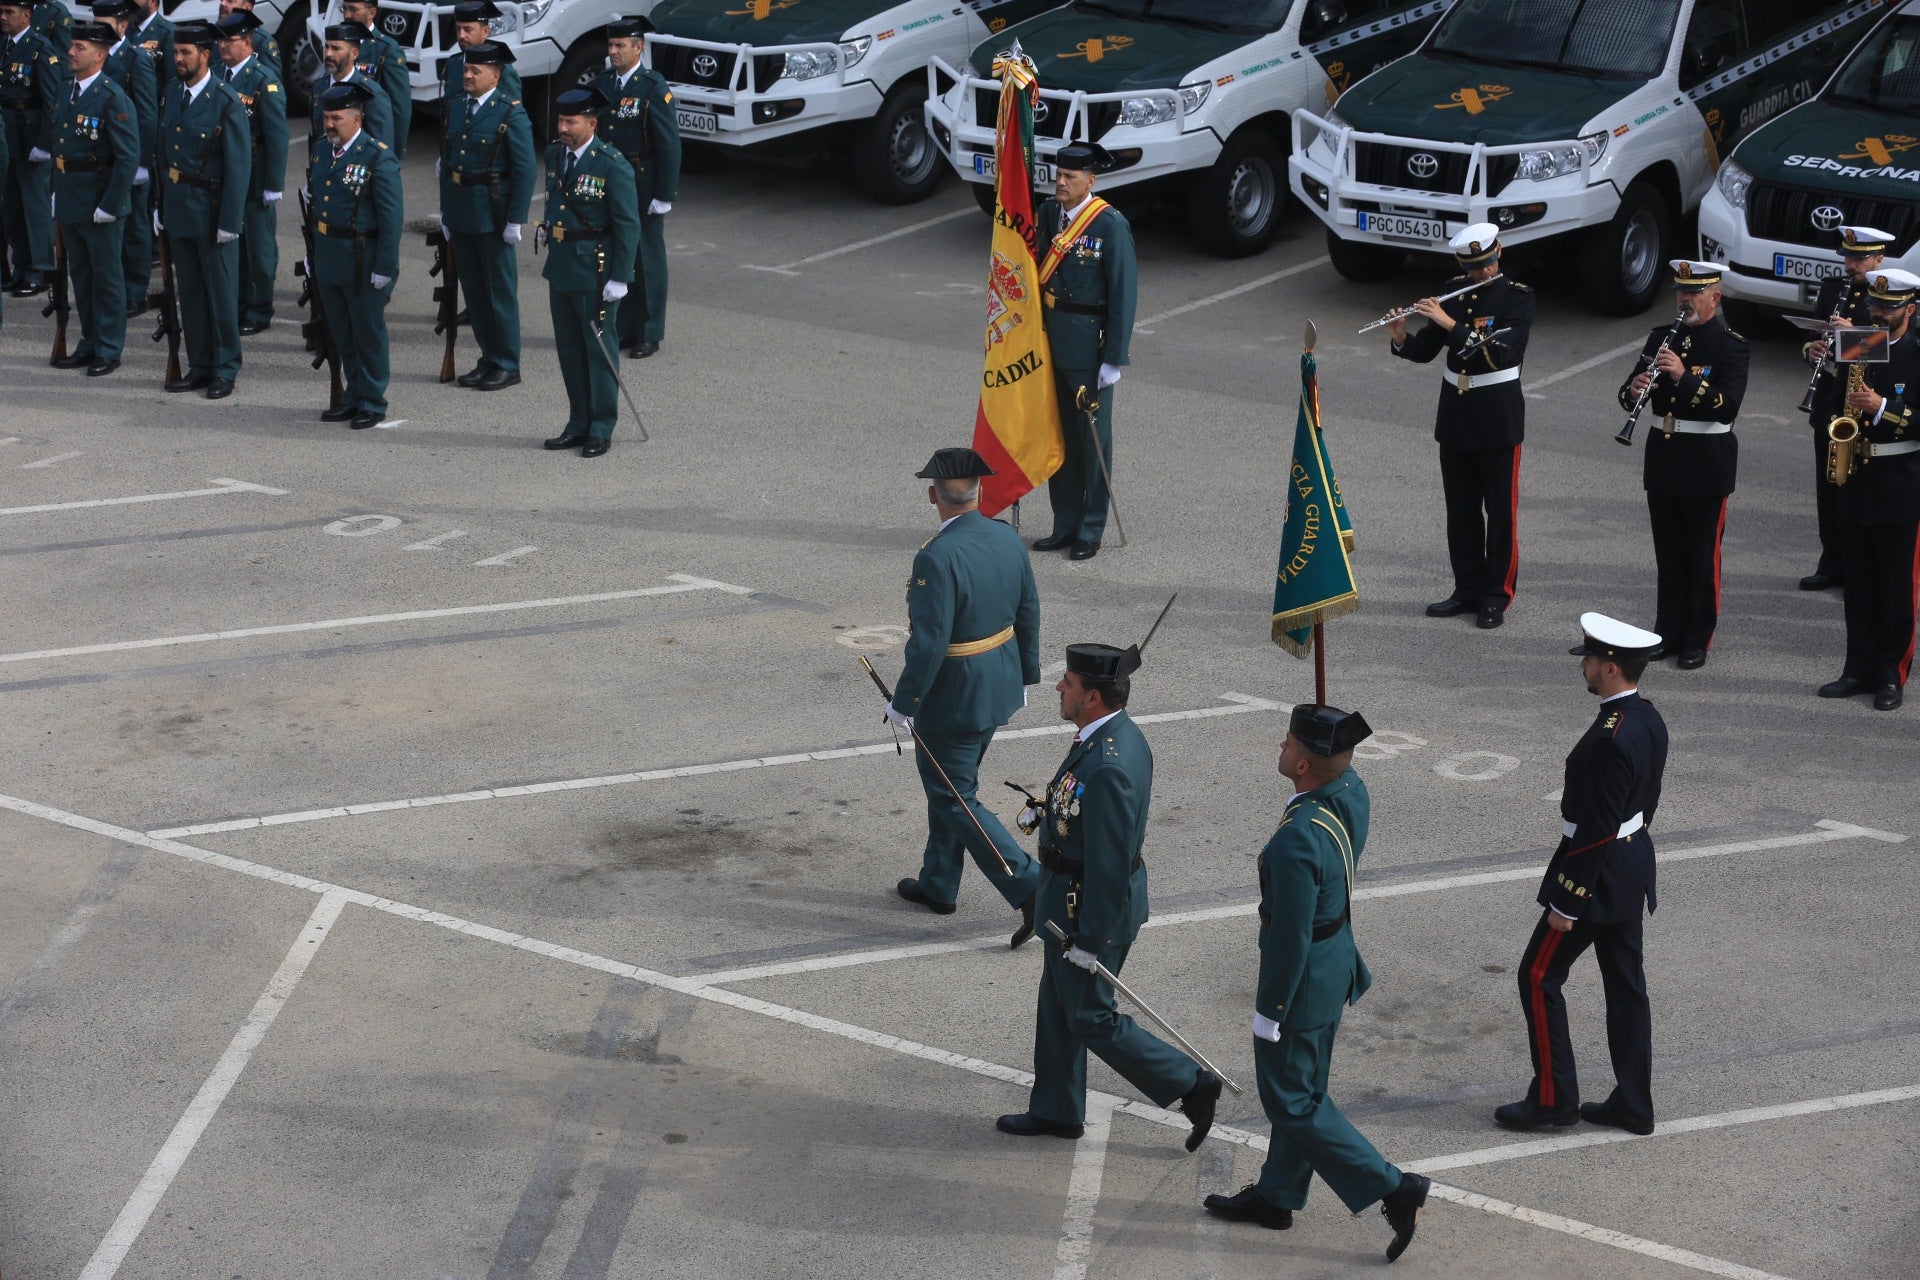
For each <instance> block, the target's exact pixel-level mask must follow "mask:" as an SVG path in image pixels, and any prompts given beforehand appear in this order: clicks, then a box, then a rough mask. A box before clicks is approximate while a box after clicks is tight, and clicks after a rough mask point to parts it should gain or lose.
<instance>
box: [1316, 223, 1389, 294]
mask: <svg viewBox="0 0 1920 1280" xmlns="http://www.w3.org/2000/svg"><path fill="white" fill-rule="evenodd" d="M1327 256H1328V257H1329V258H1332V259H1333V269H1334V270H1335V271H1338V272H1339V273H1340V274H1341V275H1343V276H1345V277H1346V278H1347V279H1349V280H1361V281H1366V282H1369V283H1371V282H1373V281H1375V280H1387V279H1391V278H1392V276H1393V275H1394V273H1396V272H1397V271H1399V270H1400V268H1401V267H1403V266H1405V265H1406V263H1407V255H1406V252H1405V251H1404V250H1401V249H1384V248H1382V247H1380V246H1379V245H1377V244H1360V243H1358V242H1356V241H1353V240H1342V239H1341V238H1340V237H1339V236H1337V235H1335V234H1334V233H1333V232H1332V230H1329V231H1328V232H1327Z"/></svg>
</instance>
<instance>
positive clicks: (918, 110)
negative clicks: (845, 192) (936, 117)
mask: <svg viewBox="0 0 1920 1280" xmlns="http://www.w3.org/2000/svg"><path fill="white" fill-rule="evenodd" d="M853 176H854V180H855V181H856V182H858V183H859V184H860V189H861V190H862V191H865V192H866V193H867V194H868V195H869V196H871V197H873V198H874V199H875V200H878V201H880V203H882V204H913V203H915V202H916V201H920V200H925V199H926V198H927V197H928V196H930V195H932V194H933V189H934V188H935V187H936V186H938V185H939V184H940V148H939V147H938V146H936V145H935V144H934V141H933V135H932V134H931V133H929V132H928V131H927V86H926V84H925V82H924V81H916V80H913V79H912V78H909V79H907V80H906V81H904V82H903V83H901V84H899V85H896V86H895V87H894V89H893V92H891V93H889V94H888V95H887V100H886V102H884V103H883V104H882V105H881V107H880V114H879V115H876V116H875V117H874V118H873V119H871V120H869V121H866V122H865V123H864V124H862V125H861V126H860V127H859V128H858V129H857V130H855V132H854V139H853Z"/></svg>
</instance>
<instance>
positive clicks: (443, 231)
mask: <svg viewBox="0 0 1920 1280" xmlns="http://www.w3.org/2000/svg"><path fill="white" fill-rule="evenodd" d="M440 238H441V239H442V240H451V239H453V232H451V231H449V230H447V223H446V220H445V219H444V218H443V219H441V222H440Z"/></svg>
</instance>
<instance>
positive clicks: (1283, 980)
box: [1254, 769, 1373, 1031]
mask: <svg viewBox="0 0 1920 1280" xmlns="http://www.w3.org/2000/svg"><path fill="white" fill-rule="evenodd" d="M1370 807H1371V806H1370V805H1369V803H1368V800H1367V784H1366V783H1364V782H1362V781H1360V775H1359V774H1357V773H1355V772H1354V771H1353V770H1352V769H1348V770H1347V771H1346V772H1345V773H1343V774H1341V775H1340V776H1339V777H1338V778H1335V779H1334V780H1333V781H1332V782H1329V783H1327V784H1326V785H1325V786H1323V787H1318V788H1315V789H1314V790H1312V791H1309V792H1307V793H1306V794H1305V795H1303V796H1297V797H1295V798H1294V799H1293V801H1292V802H1291V803H1289V804H1288V805H1287V814H1286V816H1285V817H1284V818H1282V819H1281V820H1280V829H1279V830H1277V831H1275V832H1274V833H1273V838H1272V839H1271V840H1269V841H1267V847H1266V848H1265V849H1264V850H1262V851H1261V854H1260V986H1259V989H1258V990H1257V992H1256V993H1255V1001H1256V1003H1255V1006H1254V1007H1255V1008H1256V1009H1257V1010H1258V1011H1259V1012H1260V1013H1262V1014H1265V1015H1266V1016H1267V1017H1269V1018H1271V1019H1273V1020H1274V1021H1275V1022H1277V1023H1279V1024H1280V1025H1281V1026H1282V1027H1284V1028H1285V1029H1286V1030H1288V1031H1309V1030H1312V1029H1313V1028H1315V1027H1324V1026H1328V1025H1330V1024H1332V1023H1334V1022H1337V1021H1339V1018H1340V1011H1341V1010H1342V1009H1343V1008H1345V1007H1346V1006H1347V1005H1350V1004H1352V1003H1353V1002H1354V1001H1356V1000H1358V999H1359V998H1360V997H1361V996H1363V995H1365V994H1366V991H1367V988H1368V987H1370V986H1372V985H1373V975H1372V974H1370V973H1368V972H1367V966H1366V963H1365V962H1364V961H1362V960H1361V959H1360V949H1359V948H1358V947H1357V946H1356V945H1355V944H1354V941H1353V927H1352V925H1351V924H1347V925H1346V926H1345V927H1343V928H1341V929H1340V931H1339V932H1337V933H1335V934H1334V935H1333V936H1332V937H1330V938H1326V939H1324V940H1322V941H1320V942H1315V941H1314V940H1313V931H1314V929H1315V928H1316V927H1318V926H1323V925H1324V926H1331V925H1332V924H1333V923H1334V922H1336V921H1339V920H1341V919H1343V918H1344V917H1346V916H1347V914H1348V911H1349V903H1350V901H1351V898H1352V893H1353V877H1354V874H1355V871H1356V864H1357V863H1358V862H1359V860H1360V851H1361V849H1362V848H1364V847H1365V846H1366V843H1367V816H1368V813H1369V810H1370Z"/></svg>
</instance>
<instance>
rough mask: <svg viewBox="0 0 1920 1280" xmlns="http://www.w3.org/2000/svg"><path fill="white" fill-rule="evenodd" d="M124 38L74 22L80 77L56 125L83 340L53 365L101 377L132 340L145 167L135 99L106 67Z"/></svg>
mask: <svg viewBox="0 0 1920 1280" xmlns="http://www.w3.org/2000/svg"><path fill="white" fill-rule="evenodd" d="M119 39H120V36H119V33H118V32H116V31H115V30H114V29H113V28H112V27H111V26H109V25H107V24H106V23H104V22H83V23H80V24H79V25H78V26H76V27H74V28H73V44H72V48H71V61H72V66H73V71H74V75H75V77H76V79H75V80H74V82H73V90H72V92H71V93H69V94H68V95H67V101H66V103H65V104H64V109H63V110H62V111H61V112H60V114H59V115H58V117H57V119H56V122H55V124H54V130H53V167H54V174H53V216H54V219H55V221H57V222H58V223H59V224H60V237H61V243H62V244H64V245H65V246H66V251H67V270H68V271H69V272H70V273H71V274H72V276H73V300H74V308H75V310H77V311H78V312H79V313H80V341H79V342H78V343H76V344H75V345H74V347H73V350H72V351H71V352H69V353H68V355H67V357H66V358H65V359H63V360H55V361H54V362H53V367H54V368H56V369H85V370H86V371H87V373H88V375H89V376H91V377H95V378H98V377H102V376H104V375H106V374H109V373H112V372H113V371H114V370H115V369H118V368H119V367H120V352H121V351H122V350H123V349H124V348H125V346H126V343H127V295H126V280H125V279H124V278H123V277H122V275H121V272H120V228H121V224H122V223H123V222H124V221H125V220H126V217H127V213H128V211H129V210H130V209H131V208H132V198H133V171H134V170H135V169H137V168H139V167H140V128H139V126H138V125H137V124H136V123H135V122H134V119H133V103H131V102H129V101H128V100H127V95H126V92H125V91H124V90H123V89H121V88H120V86H119V85H117V84H115V83H114V82H113V80H112V78H111V77H109V76H108V75H106V74H105V72H104V70H103V68H104V67H105V66H106V61H107V50H108V49H110V48H112V47H113V45H114V44H116V43H117V42H118V41H119Z"/></svg>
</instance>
